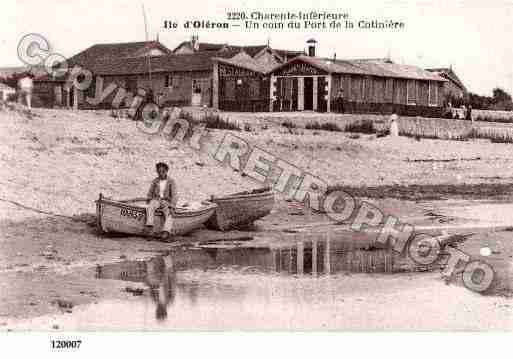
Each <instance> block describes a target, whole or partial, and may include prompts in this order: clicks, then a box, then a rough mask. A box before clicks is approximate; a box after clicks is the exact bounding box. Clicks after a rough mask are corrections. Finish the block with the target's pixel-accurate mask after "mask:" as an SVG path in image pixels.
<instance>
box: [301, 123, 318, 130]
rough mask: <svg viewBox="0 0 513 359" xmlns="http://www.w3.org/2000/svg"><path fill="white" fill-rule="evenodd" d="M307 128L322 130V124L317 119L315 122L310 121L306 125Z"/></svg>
mask: <svg viewBox="0 0 513 359" xmlns="http://www.w3.org/2000/svg"><path fill="white" fill-rule="evenodd" d="M305 128H306V129H307V130H320V129H321V124H320V123H319V122H317V121H315V122H308V123H307V124H306V126H305Z"/></svg>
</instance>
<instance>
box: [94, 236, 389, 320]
mask: <svg viewBox="0 0 513 359" xmlns="http://www.w3.org/2000/svg"><path fill="white" fill-rule="evenodd" d="M198 269H199V270H203V271H217V272H219V271H226V272H228V273H234V272H235V273H238V274H241V275H244V274H250V273H257V274H259V275H260V276H261V277H265V275H271V274H272V273H276V274H278V273H279V274H285V275H294V276H310V277H317V276H320V275H323V276H325V275H331V274H334V273H339V272H364V273H377V272H379V273H389V272H393V271H394V255H393V253H392V252H391V251H389V250H386V249H376V248H358V249H356V248H354V247H351V246H347V244H344V243H343V242H333V241H330V240H329V238H328V239H316V238H314V239H311V240H301V241H297V242H296V243H294V244H292V245H291V244H289V245H282V246H273V247H248V246H242V245H234V246H232V247H230V246H228V245H226V243H224V244H223V245H219V247H216V245H215V243H209V244H203V245H198V246H195V247H192V248H178V249H175V250H174V251H172V252H170V253H169V254H167V255H164V256H158V257H155V258H152V259H150V260H147V261H124V262H120V263H114V264H108V265H104V266H98V267H97V277H98V278H102V279H118V280H125V281H132V282H139V283H144V284H145V285H146V287H147V290H148V293H149V296H150V297H151V298H152V301H153V302H154V303H155V306H156V310H155V316H156V318H157V319H158V320H163V319H166V318H167V312H168V307H169V306H170V305H172V304H173V303H174V301H175V297H176V293H177V290H179V292H180V293H181V295H185V296H186V297H187V298H188V300H189V302H190V303H191V305H193V306H194V305H195V304H196V303H197V301H198V292H199V291H200V286H199V284H198V283H194V282H190V281H189V282H187V283H181V284H178V283H177V280H176V272H177V271H189V270H198ZM203 286H205V284H203ZM228 292H229V290H228V291H226V293H225V295H226V294H228ZM233 295H234V297H237V296H241V295H244V294H243V293H233Z"/></svg>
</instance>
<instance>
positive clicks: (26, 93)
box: [18, 73, 34, 110]
mask: <svg viewBox="0 0 513 359" xmlns="http://www.w3.org/2000/svg"><path fill="white" fill-rule="evenodd" d="M33 77H34V76H33V75H32V74H31V73H26V74H24V75H23V76H22V77H20V79H19V80H18V103H19V104H21V103H22V98H23V97H25V104H26V105H27V107H28V108H29V110H30V109H31V108H32V91H33V89H34V81H33V80H32V79H33Z"/></svg>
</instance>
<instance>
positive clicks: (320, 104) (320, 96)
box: [317, 76, 328, 112]
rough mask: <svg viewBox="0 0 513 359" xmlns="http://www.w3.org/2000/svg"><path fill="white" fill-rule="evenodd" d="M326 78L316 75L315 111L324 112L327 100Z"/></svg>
mask: <svg viewBox="0 0 513 359" xmlns="http://www.w3.org/2000/svg"><path fill="white" fill-rule="evenodd" d="M326 86H327V83H326V78H325V77H322V76H321V77H318V78H317V111H319V112H326V110H327V101H326V95H327V93H328V92H327V91H326Z"/></svg>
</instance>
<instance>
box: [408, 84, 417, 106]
mask: <svg viewBox="0 0 513 359" xmlns="http://www.w3.org/2000/svg"><path fill="white" fill-rule="evenodd" d="M406 104H407V105H416V104H417V81H415V80H408V83H407V85H406Z"/></svg>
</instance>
